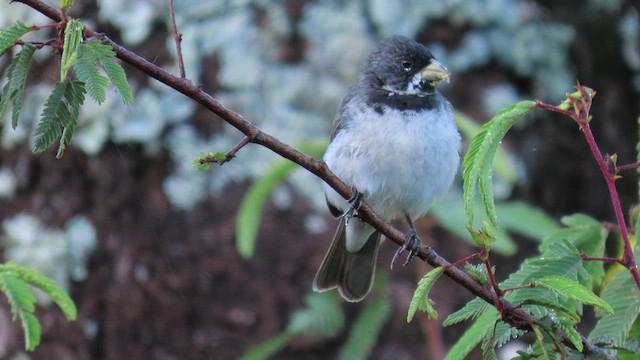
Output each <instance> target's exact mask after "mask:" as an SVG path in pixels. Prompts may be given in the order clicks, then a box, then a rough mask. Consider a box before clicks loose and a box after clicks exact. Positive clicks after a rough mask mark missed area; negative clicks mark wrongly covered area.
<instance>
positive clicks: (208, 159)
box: [200, 136, 251, 165]
mask: <svg viewBox="0 0 640 360" xmlns="http://www.w3.org/2000/svg"><path fill="white" fill-rule="evenodd" d="M250 142H251V138H250V137H248V136H245V137H244V138H242V140H240V142H239V143H237V144H236V146H234V147H233V148H232V149H231V150H229V152H228V153H226V154H224V156H223V157H222V158H218V157H216V156H215V155H214V156H208V157H206V158H204V159H202V160H200V163H201V164H205V163H215V164H218V165H222V164H224V163H226V162H228V161H231V159H233V158H234V157H235V156H236V153H237V152H238V151H240V149H242V148H243V147H244V146H245V145H247V144H248V143H250Z"/></svg>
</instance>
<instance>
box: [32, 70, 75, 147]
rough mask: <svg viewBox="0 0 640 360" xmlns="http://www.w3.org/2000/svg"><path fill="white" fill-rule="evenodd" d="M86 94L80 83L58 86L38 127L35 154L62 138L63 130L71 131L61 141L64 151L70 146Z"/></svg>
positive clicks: (65, 83) (66, 82)
mask: <svg viewBox="0 0 640 360" xmlns="http://www.w3.org/2000/svg"><path fill="white" fill-rule="evenodd" d="M84 94H85V90H84V85H83V83H82V82H80V81H70V80H65V81H64V82H60V83H57V84H56V86H55V87H54V88H53V91H52V92H51V95H49V98H48V99H47V102H46V103H45V105H44V110H43V111H42V115H41V118H40V122H39V123H38V125H37V126H36V132H35V140H34V143H33V151H34V152H35V153H40V152H43V151H44V150H46V149H47V148H48V147H49V146H50V145H52V144H53V143H54V142H55V141H56V140H57V139H58V138H61V137H62V135H63V132H62V131H63V129H70V130H69V131H68V132H67V133H65V134H64V137H62V138H61V139H60V142H61V146H62V151H63V150H64V147H65V146H66V145H68V144H69V141H70V140H71V136H72V133H73V130H74V129H75V127H76V124H77V123H78V115H79V113H80V106H81V105H82V103H83V102H84ZM59 153H60V149H59Z"/></svg>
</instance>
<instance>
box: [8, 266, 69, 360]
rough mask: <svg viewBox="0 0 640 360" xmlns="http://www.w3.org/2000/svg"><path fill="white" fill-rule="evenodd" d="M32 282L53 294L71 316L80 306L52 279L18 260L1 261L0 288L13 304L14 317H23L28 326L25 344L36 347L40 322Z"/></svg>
mask: <svg viewBox="0 0 640 360" xmlns="http://www.w3.org/2000/svg"><path fill="white" fill-rule="evenodd" d="M30 286H33V287H36V288H38V289H40V290H42V291H43V292H44V293H46V294H47V295H49V296H50V297H51V298H52V299H53V300H54V301H55V302H56V304H58V306H59V307H60V309H61V310H62V312H63V313H64V314H65V316H66V317H67V319H68V320H70V321H72V320H75V319H76V316H77V310H76V307H75V304H74V303H73V301H72V300H71V298H70V297H69V295H68V294H67V293H66V292H65V291H64V289H62V288H61V287H60V286H58V285H57V284H56V283H55V282H54V281H53V280H52V279H50V278H48V277H46V276H45V275H43V274H41V273H39V272H37V271H35V270H33V269H30V268H26V267H22V266H20V265H17V264H15V263H12V262H9V263H6V264H0V291H2V292H3V293H4V294H5V296H6V297H7V300H8V302H9V305H10V306H11V313H12V314H13V319H14V320H15V319H16V318H19V319H20V322H21V323H22V328H23V330H24V338H25V348H26V349H27V350H29V351H32V350H34V349H35V348H36V346H38V344H39V343H40V333H41V329H40V323H39V322H38V319H37V318H36V317H35V316H34V315H33V312H34V311H35V303H36V297H35V295H34V294H33V292H32V290H31V288H30Z"/></svg>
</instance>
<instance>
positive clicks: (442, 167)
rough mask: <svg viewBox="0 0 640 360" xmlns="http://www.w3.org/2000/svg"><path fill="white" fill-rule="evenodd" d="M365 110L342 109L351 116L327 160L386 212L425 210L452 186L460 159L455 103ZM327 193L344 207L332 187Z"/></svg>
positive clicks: (389, 215)
mask: <svg viewBox="0 0 640 360" xmlns="http://www.w3.org/2000/svg"><path fill="white" fill-rule="evenodd" d="M438 96H439V95H438ZM367 109H369V108H368V107H365V106H364V105H363V104H357V105H356V106H350V107H349V110H348V111H347V112H346V113H345V114H344V115H345V118H348V119H349V120H348V121H347V122H346V123H344V124H343V128H342V129H341V131H340V132H338V133H337V134H336V136H335V138H334V139H333V141H332V142H331V144H330V145H329V147H328V149H327V152H326V153H325V156H324V160H325V162H326V163H327V165H328V166H329V168H330V169H331V170H332V171H333V172H334V173H335V174H336V175H338V177H340V178H341V179H342V180H344V181H345V182H346V183H347V184H349V185H351V186H353V187H355V188H356V189H357V190H358V191H359V192H361V193H362V194H363V195H364V199H365V201H366V202H367V203H368V204H369V205H370V206H372V207H373V209H374V210H375V211H376V212H377V213H378V214H380V215H381V216H382V217H384V218H387V219H394V218H399V217H401V216H402V214H403V212H404V211H407V212H408V213H409V214H411V215H412V216H414V217H415V216H418V215H421V214H424V213H425V212H426V211H427V210H428V209H429V206H431V203H432V202H433V200H434V199H435V198H437V197H439V196H441V195H443V194H444V193H446V192H447V191H448V189H449V187H450V186H451V183H452V181H453V179H454V177H455V174H456V172H457V169H458V165H459V161H460V157H459V153H458V152H459V148H460V135H459V133H458V130H457V129H456V126H455V124H454V122H453V117H452V113H451V106H450V105H449V104H448V103H447V102H446V101H442V105H441V106H440V107H438V108H436V109H431V110H424V111H415V110H405V111H401V110H397V109H393V108H385V109H384V113H383V114H381V113H379V112H376V111H374V110H373V109H369V110H367ZM326 192H327V199H328V201H329V202H330V203H332V204H334V205H335V206H337V207H338V208H344V207H345V206H346V203H345V201H344V199H342V197H341V196H340V195H338V194H337V193H336V192H335V191H333V189H331V188H330V187H329V186H326Z"/></svg>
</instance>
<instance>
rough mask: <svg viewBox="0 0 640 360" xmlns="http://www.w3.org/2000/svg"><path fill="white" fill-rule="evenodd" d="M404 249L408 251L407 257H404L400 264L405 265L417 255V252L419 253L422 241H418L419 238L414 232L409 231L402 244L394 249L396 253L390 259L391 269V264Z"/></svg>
mask: <svg viewBox="0 0 640 360" xmlns="http://www.w3.org/2000/svg"><path fill="white" fill-rule="evenodd" d="M405 249H406V250H408V251H409V254H408V255H407V258H406V259H405V261H404V263H403V264H402V266H407V265H408V264H409V263H410V262H411V260H413V259H414V258H415V257H416V256H417V255H418V253H420V249H422V242H421V241H420V238H419V237H418V235H417V234H416V233H414V232H410V233H409V234H408V235H407V236H406V238H405V239H404V245H402V246H401V247H400V248H399V249H398V250H396V253H395V254H394V255H393V259H391V269H392V270H393V264H394V263H395V262H396V259H397V258H398V256H399V255H400V254H401V253H402V252H403V251H404V250H405Z"/></svg>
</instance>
